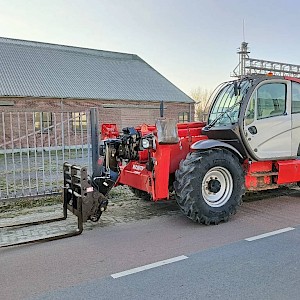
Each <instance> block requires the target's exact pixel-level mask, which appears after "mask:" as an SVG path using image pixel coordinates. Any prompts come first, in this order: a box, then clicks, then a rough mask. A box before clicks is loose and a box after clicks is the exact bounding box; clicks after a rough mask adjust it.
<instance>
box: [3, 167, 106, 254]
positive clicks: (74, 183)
mask: <svg viewBox="0 0 300 300" xmlns="http://www.w3.org/2000/svg"><path fill="white" fill-rule="evenodd" d="M63 173H64V189H63V216H62V217H58V218H52V219H46V220H38V221H33V222H27V223H19V224H8V225H4V226H1V227H0V229H2V230H6V229H16V230H18V229H22V228H24V229H25V228H28V227H31V226H36V225H41V224H46V223H54V222H59V221H63V220H66V219H67V217H68V211H70V212H72V213H73V214H74V215H75V216H76V217H77V228H76V229H75V230H73V231H70V232H64V233H61V234H56V235H49V236H46V237H42V238H35V239H28V240H27V239H26V240H21V241H16V242H13V243H4V244H0V248H4V247H10V246H17V245H24V244H30V243H35V242H47V241H53V240H58V239H63V238H67V237H72V236H76V235H79V234H81V233H82V231H83V223H84V222H86V221H87V220H88V219H89V218H90V216H91V215H92V214H93V213H94V212H95V210H96V209H98V208H99V204H98V203H99V199H101V194H100V193H99V192H98V191H96V190H94V189H93V187H92V186H91V185H90V184H89V180H88V174H87V168H86V167H79V166H75V165H71V164H69V163H64V165H63ZM105 208H106V206H105ZM103 210H104V208H103Z"/></svg>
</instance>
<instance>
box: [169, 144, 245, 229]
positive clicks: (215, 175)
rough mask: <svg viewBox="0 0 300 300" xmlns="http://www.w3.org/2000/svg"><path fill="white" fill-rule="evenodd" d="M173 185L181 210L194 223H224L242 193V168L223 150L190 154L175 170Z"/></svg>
mask: <svg viewBox="0 0 300 300" xmlns="http://www.w3.org/2000/svg"><path fill="white" fill-rule="evenodd" d="M175 176H176V181H175V182H174V188H175V192H176V201H177V203H178V205H179V207H180V209H181V211H182V212H183V213H184V214H185V215H186V216H187V217H188V218H190V219H191V220H193V221H194V222H199V223H202V224H206V225H209V224H218V223H220V222H221V221H224V222H227V221H228V219H229V217H230V215H233V214H235V213H236V209H237V207H238V206H239V205H241V203H242V196H243V194H244V193H245V178H244V172H243V168H242V166H241V164H240V162H239V160H238V159H237V157H236V156H235V155H234V154H233V153H231V152H230V151H229V150H226V149H211V150H207V151H204V152H199V151H197V152H192V153H189V154H188V155H187V157H186V159H185V160H182V161H181V162H180V166H179V169H178V170H177V171H176V174H175Z"/></svg>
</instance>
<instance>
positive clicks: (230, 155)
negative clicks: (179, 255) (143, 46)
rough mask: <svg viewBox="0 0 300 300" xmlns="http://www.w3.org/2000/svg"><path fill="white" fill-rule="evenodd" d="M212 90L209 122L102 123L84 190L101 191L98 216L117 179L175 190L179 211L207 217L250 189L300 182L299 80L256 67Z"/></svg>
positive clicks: (151, 195) (212, 219) (217, 217)
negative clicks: (254, 71) (120, 125)
mask: <svg viewBox="0 0 300 300" xmlns="http://www.w3.org/2000/svg"><path fill="white" fill-rule="evenodd" d="M213 95H214V96H213V98H212V102H211V103H212V104H211V106H210V109H209V113H208V118H207V122H205V123H204V122H189V123H182V124H176V122H174V121H172V120H166V119H163V118H160V119H159V120H158V121H157V123H156V125H155V126H148V125H142V126H140V127H136V128H133V127H127V128H124V129H123V130H122V132H121V133H119V131H118V130H117V128H116V126H115V125H114V124H103V125H102V130H101V134H102V140H101V142H100V145H97V144H96V145H94V148H95V151H94V152H95V155H94V158H93V174H92V175H91V176H90V178H89V184H90V186H91V187H90V188H89V189H88V190H87V193H86V194H88V193H91V192H92V191H97V194H96V196H93V197H94V205H93V209H92V210H91V215H90V216H89V218H90V219H91V220H93V221H97V220H99V218H100V216H101V213H102V211H104V210H105V209H106V206H107V199H106V195H107V194H108V192H109V191H110V189H111V188H113V187H114V186H116V185H128V186H129V187H130V188H131V189H132V191H133V192H134V193H135V194H136V195H137V196H139V197H141V198H147V199H149V200H152V201H160V200H162V199H169V195H170V194H171V193H175V198H176V201H177V203H178V205H179V207H180V209H181V211H182V212H183V213H184V214H185V215H186V216H187V217H188V218H190V219H191V220H193V221H195V222H199V223H203V224H207V225H208V224H218V223H220V222H222V221H224V222H226V221H228V219H229V217H230V216H231V215H233V214H234V213H235V212H236V210H237V208H238V207H239V206H240V205H241V203H242V196H243V195H244V193H245V191H259V190H266V189H274V188H277V187H279V186H280V185H286V184H291V183H298V185H299V182H300V159H299V157H300V80H299V79H297V78H291V77H278V76H271V75H270V74H269V76H267V75H266V76H265V75H251V76H248V77H244V78H242V79H237V80H233V81H230V82H225V83H223V84H221V85H220V86H219V87H218V88H217V89H216V91H215V92H214V94H213ZM97 140H98V138H97ZM79 186H80V185H79ZM74 189H76V187H74ZM77 192H79V193H81V192H82V191H78V190H77Z"/></svg>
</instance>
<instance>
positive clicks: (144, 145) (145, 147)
mask: <svg viewBox="0 0 300 300" xmlns="http://www.w3.org/2000/svg"><path fill="white" fill-rule="evenodd" d="M142 146H143V148H144V149H148V148H149V147H150V142H149V140H147V139H142Z"/></svg>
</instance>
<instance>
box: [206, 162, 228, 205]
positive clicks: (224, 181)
mask: <svg viewBox="0 0 300 300" xmlns="http://www.w3.org/2000/svg"><path fill="white" fill-rule="evenodd" d="M232 190H233V180H232V176H231V174H230V172H229V171H228V170H227V169H225V168H222V167H214V168H212V169H210V170H209V171H208V172H207V173H206V175H205V176H204V178H203V181H202V196H203V199H204V201H205V202H206V203H207V204H208V205H209V206H211V207H220V206H222V205H224V204H225V203H226V202H227V201H228V200H229V199H230V197H231V194H232Z"/></svg>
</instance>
